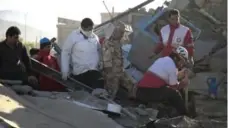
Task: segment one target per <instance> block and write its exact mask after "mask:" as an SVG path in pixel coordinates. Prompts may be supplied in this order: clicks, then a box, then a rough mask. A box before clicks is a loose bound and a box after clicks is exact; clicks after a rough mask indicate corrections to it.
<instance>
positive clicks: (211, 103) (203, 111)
mask: <svg viewBox="0 0 228 128" xmlns="http://www.w3.org/2000/svg"><path fill="white" fill-rule="evenodd" d="M195 101H196V112H197V114H198V115H201V116H206V117H210V118H220V117H221V118H223V117H226V116H227V102H226V101H222V100H212V99H209V98H208V97H205V96H195Z"/></svg>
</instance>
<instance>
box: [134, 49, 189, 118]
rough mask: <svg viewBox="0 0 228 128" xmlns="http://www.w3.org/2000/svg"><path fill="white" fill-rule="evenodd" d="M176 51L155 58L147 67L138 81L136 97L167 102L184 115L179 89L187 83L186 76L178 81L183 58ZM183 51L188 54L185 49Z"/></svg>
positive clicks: (183, 62) (142, 99)
mask: <svg viewBox="0 0 228 128" xmlns="http://www.w3.org/2000/svg"><path fill="white" fill-rule="evenodd" d="M177 52H179V51H177ZM177 52H176V51H173V52H172V53H171V54H170V55H169V56H166V57H162V58H159V59H157V60H156V61H155V62H154V63H153V65H151V66H150V67H149V69H148V71H147V72H146V73H145V74H144V77H143V78H142V79H141V80H140V81H139V83H138V86H137V92H136V98H137V99H138V100H140V101H142V102H146V103H148V102H153V101H155V102H156V101H158V102H168V103H169V104H170V105H171V106H173V107H175V108H176V110H177V111H178V113H179V114H180V115H186V114H187V109H186V107H185V102H184V99H183V98H182V96H181V95H180V93H179V90H180V89H182V88H184V87H185V86H186V85H187V84H188V76H187V75H186V76H185V77H184V78H183V79H182V80H181V81H180V82H178V69H182V68H183V66H184V64H185V59H184V58H183V57H182V56H181V55H180V54H178V53H177ZM182 52H183V51H182ZM184 52H186V55H188V54H187V50H186V51H184Z"/></svg>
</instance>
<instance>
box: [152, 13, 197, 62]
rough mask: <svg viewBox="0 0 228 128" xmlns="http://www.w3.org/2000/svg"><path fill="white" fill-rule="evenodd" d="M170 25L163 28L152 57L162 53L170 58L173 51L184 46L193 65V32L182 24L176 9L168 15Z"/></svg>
mask: <svg viewBox="0 0 228 128" xmlns="http://www.w3.org/2000/svg"><path fill="white" fill-rule="evenodd" d="M168 21H169V24H168V25H166V26H164V27H162V28H161V30H160V35H159V36H160V42H158V44H157V46H156V47H155V49H154V53H155V54H153V55H152V56H151V57H149V58H153V57H154V56H156V55H158V54H159V53H161V56H168V55H169V54H170V53H171V52H172V49H173V48H174V49H175V48H177V47H178V46H183V47H185V48H186V49H187V50H188V53H189V60H190V63H191V64H192V65H193V64H194V61H193V55H194V43H193V39H192V33H191V30H190V29H189V28H188V27H186V26H184V25H182V24H180V13H179V11H178V10H176V9H172V10H170V11H169V14H168Z"/></svg>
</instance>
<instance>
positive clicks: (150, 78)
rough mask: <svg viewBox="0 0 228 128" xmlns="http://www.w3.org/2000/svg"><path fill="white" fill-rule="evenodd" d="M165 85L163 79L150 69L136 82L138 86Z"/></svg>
mask: <svg viewBox="0 0 228 128" xmlns="http://www.w3.org/2000/svg"><path fill="white" fill-rule="evenodd" d="M166 85H167V84H166V82H165V81H164V80H162V79H161V78H160V77H158V76H156V75H155V74H154V73H152V72H150V71H147V72H146V73H145V74H144V76H143V78H142V79H141V80H140V81H139V83H138V87H141V88H160V87H162V86H166Z"/></svg>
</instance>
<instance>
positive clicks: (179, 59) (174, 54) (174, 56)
mask: <svg viewBox="0 0 228 128" xmlns="http://www.w3.org/2000/svg"><path fill="white" fill-rule="evenodd" d="M169 57H170V58H172V60H173V61H174V63H175V65H176V67H177V68H178V69H182V68H183V67H184V66H185V63H186V61H185V59H184V58H183V57H182V56H181V55H180V54H178V53H177V52H176V51H172V52H171V54H170V55H169Z"/></svg>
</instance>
